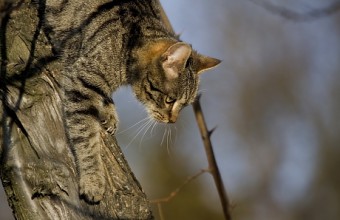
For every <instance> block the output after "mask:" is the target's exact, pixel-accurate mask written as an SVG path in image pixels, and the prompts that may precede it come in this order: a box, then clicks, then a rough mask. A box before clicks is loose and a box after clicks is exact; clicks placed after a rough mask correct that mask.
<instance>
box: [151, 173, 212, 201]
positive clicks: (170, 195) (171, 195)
mask: <svg viewBox="0 0 340 220" xmlns="http://www.w3.org/2000/svg"><path fill="white" fill-rule="evenodd" d="M206 172H210V170H201V171H200V172H198V173H197V174H195V175H193V176H190V177H188V178H187V179H186V180H185V181H184V182H183V183H182V184H181V185H180V186H179V187H177V188H176V189H175V190H174V191H172V192H171V193H170V194H169V195H168V196H166V197H164V198H160V199H154V200H151V201H150V203H158V204H159V203H165V202H169V201H170V200H171V199H173V198H174V197H175V196H176V195H177V194H178V193H179V191H181V190H182V189H183V187H184V186H186V185H187V184H188V183H190V182H191V181H193V180H194V179H196V178H197V177H199V176H201V175H202V174H203V173H206Z"/></svg>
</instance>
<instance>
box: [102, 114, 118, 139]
mask: <svg viewBox="0 0 340 220" xmlns="http://www.w3.org/2000/svg"><path fill="white" fill-rule="evenodd" d="M102 125H103V127H104V128H105V130H106V132H107V133H109V134H111V135H114V134H115V133H116V130H117V120H116V118H115V117H114V115H110V116H109V117H107V118H106V119H104V120H102Z"/></svg>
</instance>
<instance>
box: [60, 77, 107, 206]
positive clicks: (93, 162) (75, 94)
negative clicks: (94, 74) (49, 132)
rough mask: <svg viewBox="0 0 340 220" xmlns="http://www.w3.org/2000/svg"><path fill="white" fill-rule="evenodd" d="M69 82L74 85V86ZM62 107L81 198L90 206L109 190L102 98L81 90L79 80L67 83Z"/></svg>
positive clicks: (65, 81) (94, 93) (88, 90)
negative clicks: (104, 155) (104, 162)
mask: <svg viewBox="0 0 340 220" xmlns="http://www.w3.org/2000/svg"><path fill="white" fill-rule="evenodd" d="M68 82H74V83H73V84H71V83H68ZM64 84H65V85H64V100H63V107H64V113H65V122H66V127H67V134H68V137H69V141H70V144H71V148H72V151H73V152H74V155H75V160H76V165H77V171H78V175H79V194H80V196H81V197H83V198H84V199H85V200H86V201H88V202H90V203H97V202H99V201H101V200H102V198H103V196H104V192H105V190H106V180H105V169H104V164H103V162H102V158H101V151H102V147H103V140H102V137H101V133H102V132H103V127H102V125H101V116H102V115H103V112H102V111H101V110H102V109H103V107H102V106H103V104H102V103H103V102H102V101H101V100H102V97H101V96H100V95H98V94H97V93H96V92H94V91H92V90H90V89H87V88H82V87H80V86H78V85H79V84H77V80H73V79H72V78H71V80H70V81H68V78H67V77H66V78H65V80H64Z"/></svg>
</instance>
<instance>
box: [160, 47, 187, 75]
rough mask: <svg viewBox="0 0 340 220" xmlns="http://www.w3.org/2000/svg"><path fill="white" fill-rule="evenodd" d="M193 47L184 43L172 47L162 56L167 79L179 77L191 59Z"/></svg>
mask: <svg viewBox="0 0 340 220" xmlns="http://www.w3.org/2000/svg"><path fill="white" fill-rule="evenodd" d="M191 52H192V49H191V47H190V46H189V45H188V44H186V43H182V42H178V43H175V44H173V45H171V46H170V47H169V48H168V49H167V50H166V51H165V52H164V53H163V55H162V67H163V69H164V72H165V76H166V78H167V79H170V80H171V79H175V78H177V77H178V74H179V72H181V71H182V70H183V69H184V68H185V65H186V63H187V61H188V58H189V57H190V54H191Z"/></svg>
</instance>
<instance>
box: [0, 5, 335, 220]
mask: <svg viewBox="0 0 340 220" xmlns="http://www.w3.org/2000/svg"><path fill="white" fill-rule="evenodd" d="M161 2H162V4H163V6H164V8H165V11H166V12H167V14H168V16H169V19H170V21H171V23H172V24H173V26H174V28H175V30H176V32H177V33H179V34H181V38H182V40H184V41H186V42H189V43H191V44H192V45H193V47H194V48H195V49H196V50H198V51H199V52H200V53H203V54H205V55H210V56H213V57H216V58H219V59H222V60H223V63H222V64H221V65H219V66H218V67H217V68H216V69H214V70H212V71H210V72H208V73H205V74H203V75H202V80H201V88H200V91H201V93H202V99H201V105H202V108H203V111H204V114H205V117H206V120H207V124H208V126H209V127H210V128H213V127H215V126H217V129H216V130H215V132H214V133H213V135H212V143H213V146H214V150H215V154H216V159H217V162H218V165H219V167H220V170H221V174H222V177H223V180H224V184H225V187H226V190H227V192H228V194H229V197H230V200H231V202H232V216H233V219H235V220H260V219H261V220H273V219H275V220H300V219H309V220H321V219H322V220H323V219H327V220H338V219H340V172H339V167H340V25H339V24H340V6H339V5H340V3H339V1H338V0H323V1H321V0H285V1H279V0H238V1H237V0H212V1H206V0H171V1H170V0H161ZM114 99H115V102H116V106H117V109H118V111H119V117H120V130H119V131H118V133H119V134H118V141H119V143H120V145H121V147H122V149H123V151H124V153H125V155H126V157H127V160H128V161H129V164H130V166H131V168H132V170H133V172H134V173H135V175H136V176H137V179H138V180H139V181H140V183H141V185H142V187H143V189H144V190H145V192H146V193H147V195H148V197H149V198H150V199H151V200H153V199H159V198H162V197H165V196H168V194H169V193H170V192H172V191H173V190H175V189H176V188H177V187H178V186H180V185H181V184H182V183H183V182H185V180H186V179H187V178H189V177H190V176H193V175H195V174H197V173H198V172H199V171H200V170H201V169H205V168H207V160H206V156H205V152H204V148H203V144H202V141H201V139H200V134H199V131H198V128H197V126H196V121H195V118H194V115H193V111H192V108H191V107H187V108H186V109H184V110H183V112H182V113H181V117H180V119H179V121H178V122H177V123H176V124H175V125H172V126H164V125H157V126H155V127H153V126H149V125H148V124H145V122H146V121H147V120H145V118H146V116H147V115H146V113H145V111H144V109H143V107H142V106H141V105H140V104H138V103H137V101H136V100H135V98H134V97H133V95H132V94H131V90H130V89H129V88H123V89H121V90H119V91H118V92H117V93H116V94H115V95H114ZM137 122H139V123H137ZM136 123H137V124H136ZM1 190H2V189H1ZM0 196H1V207H0V219H1V220H11V219H13V217H11V213H10V210H9V208H8V206H7V202H6V198H5V196H4V193H3V192H2V191H1V192H0ZM161 208H162V214H163V217H164V219H166V220H173V219H176V220H188V219H189V220H191V219H193V220H206V219H212V220H222V219H223V215H222V208H221V205H220V202H219V197H218V194H217V191H216V187H215V185H214V182H213V179H212V177H211V175H210V174H207V173H206V174H203V175H201V176H200V177H198V178H196V179H195V180H193V181H192V182H190V183H188V184H187V185H185V186H184V187H183V188H182V190H181V191H180V192H179V193H178V194H177V195H176V196H175V197H174V198H173V199H172V200H170V201H169V202H167V203H163V204H162V205H161ZM153 210H154V215H155V217H156V219H161V217H160V212H159V209H158V208H157V205H155V204H154V205H153Z"/></svg>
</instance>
